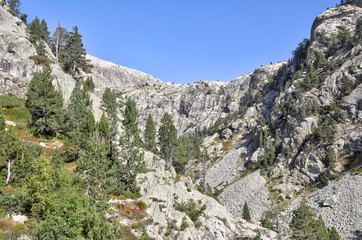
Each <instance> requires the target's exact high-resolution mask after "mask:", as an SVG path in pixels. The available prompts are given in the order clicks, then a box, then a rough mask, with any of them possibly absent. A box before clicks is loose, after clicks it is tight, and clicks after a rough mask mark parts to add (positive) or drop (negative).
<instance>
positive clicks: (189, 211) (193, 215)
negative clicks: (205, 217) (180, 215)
mask: <svg viewBox="0 0 362 240" xmlns="http://www.w3.org/2000/svg"><path fill="white" fill-rule="evenodd" d="M174 207H175V209H176V210H177V211H180V212H184V213H186V215H187V216H188V217H189V218H190V219H191V220H192V221H193V222H194V223H195V222H197V220H198V218H199V217H200V216H201V215H202V214H203V213H204V211H205V210H206V205H202V206H201V207H200V208H199V207H198V206H197V204H196V203H195V202H188V203H184V202H182V203H178V202H176V203H175V204H174Z"/></svg>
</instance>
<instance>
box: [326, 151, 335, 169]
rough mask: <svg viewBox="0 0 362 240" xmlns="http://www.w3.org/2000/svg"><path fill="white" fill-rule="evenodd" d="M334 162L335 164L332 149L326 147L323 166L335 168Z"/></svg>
mask: <svg viewBox="0 0 362 240" xmlns="http://www.w3.org/2000/svg"><path fill="white" fill-rule="evenodd" d="M335 162H336V156H335V154H334V149H333V148H332V147H330V146H329V147H328V149H327V156H326V158H325V164H326V166H327V167H332V168H334V167H335Z"/></svg>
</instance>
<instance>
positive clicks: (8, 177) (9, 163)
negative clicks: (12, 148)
mask: <svg viewBox="0 0 362 240" xmlns="http://www.w3.org/2000/svg"><path fill="white" fill-rule="evenodd" d="M10 168H11V161H10V160H9V161H8V176H7V178H6V185H9V181H10V176H11V169H10Z"/></svg>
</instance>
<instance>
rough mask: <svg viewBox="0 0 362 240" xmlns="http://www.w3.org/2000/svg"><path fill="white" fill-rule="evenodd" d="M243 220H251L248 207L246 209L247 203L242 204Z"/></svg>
mask: <svg viewBox="0 0 362 240" xmlns="http://www.w3.org/2000/svg"><path fill="white" fill-rule="evenodd" d="M243 218H244V219H245V220H246V221H250V220H251V216H250V211H249V207H248V203H247V202H245V203H244V207H243Z"/></svg>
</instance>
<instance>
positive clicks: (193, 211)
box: [0, 1, 362, 240]
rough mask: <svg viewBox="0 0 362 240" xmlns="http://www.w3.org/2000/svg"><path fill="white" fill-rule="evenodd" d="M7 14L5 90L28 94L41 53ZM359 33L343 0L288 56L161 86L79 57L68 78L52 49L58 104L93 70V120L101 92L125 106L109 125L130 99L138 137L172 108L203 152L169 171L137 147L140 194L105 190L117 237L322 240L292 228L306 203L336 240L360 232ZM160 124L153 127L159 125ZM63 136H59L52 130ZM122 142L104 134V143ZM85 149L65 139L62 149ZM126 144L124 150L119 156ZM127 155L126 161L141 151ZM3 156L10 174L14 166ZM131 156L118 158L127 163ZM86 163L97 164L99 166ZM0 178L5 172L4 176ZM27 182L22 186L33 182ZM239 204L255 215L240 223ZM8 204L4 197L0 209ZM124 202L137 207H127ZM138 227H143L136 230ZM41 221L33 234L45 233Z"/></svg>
mask: <svg viewBox="0 0 362 240" xmlns="http://www.w3.org/2000/svg"><path fill="white" fill-rule="evenodd" d="M9 10H11V9H10V8H9V6H8V5H7V4H2V6H1V7H0V49H1V51H0V95H4V96H11V97H17V98H20V99H25V98H26V97H27V96H28V95H27V92H28V88H29V86H30V84H29V83H30V82H31V81H32V79H33V78H35V76H36V73H37V72H39V71H43V69H44V68H46V67H45V64H44V63H43V62H40V63H39V58H37V56H38V52H39V50H38V49H37V46H36V44H35V43H34V42H31V41H30V33H29V30H28V27H27V26H26V25H25V24H24V23H23V21H22V20H20V18H18V17H17V16H14V15H13V14H12V13H11V11H9ZM361 40H362V3H361V1H346V2H345V3H344V4H341V5H339V6H337V7H336V8H330V9H327V10H326V11H324V12H323V13H321V14H320V15H319V16H317V17H316V19H315V21H314V23H313V25H312V26H311V35H310V37H309V39H305V40H304V41H302V42H301V43H300V44H299V46H297V48H296V49H295V50H294V51H293V58H292V59H290V60H288V61H284V62H278V63H274V64H271V65H267V66H262V67H260V68H258V69H255V70H253V71H252V72H250V73H249V74H246V75H244V76H240V77H238V78H236V79H234V80H231V81H229V82H219V81H199V82H195V83H191V84H186V85H182V84H175V83H171V82H163V81H161V80H159V79H157V78H155V77H153V76H151V75H149V74H146V73H143V72H140V71H138V70H135V69H130V68H127V67H123V66H120V65H117V64H114V63H111V62H108V61H104V60H101V59H99V58H96V57H94V56H90V55H86V56H85V58H86V60H87V62H88V63H89V64H91V65H92V68H90V70H89V72H88V71H83V70H80V71H78V72H77V73H76V74H70V72H69V71H65V69H64V64H63V63H62V62H61V61H58V58H57V57H56V55H55V53H54V51H52V48H51V46H50V45H49V46H48V45H47V44H46V45H45V54H44V57H45V59H46V60H44V61H48V63H49V66H50V67H51V69H52V71H51V75H52V76H53V79H52V84H53V86H54V87H55V88H56V89H57V90H59V92H61V93H62V97H63V99H64V104H63V105H64V106H63V107H64V108H65V109H67V108H68V107H69V108H71V106H72V104H73V103H72V97H71V96H72V95H73V94H72V92H73V89H76V87H77V85H79V84H78V83H83V82H86V80H87V79H88V78H90V77H91V78H92V79H93V82H94V85H95V87H94V89H93V90H92V91H89V96H90V99H91V100H92V105H91V106H92V108H91V110H92V112H93V114H94V117H95V121H99V122H102V115H103V116H104V114H105V113H107V114H109V112H107V111H108V109H106V106H105V100H104V93H105V91H106V89H108V90H111V91H113V92H114V93H116V94H117V104H118V105H119V106H120V109H121V110H118V111H116V115H117V117H116V120H115V121H116V122H119V123H121V122H124V121H123V120H124V119H126V117H125V112H127V107H128V106H129V105H127V104H128V100H129V99H131V100H132V101H134V102H135V103H136V111H137V114H136V115H137V116H136V122H138V124H139V132H140V133H142V134H141V135H143V133H145V132H147V131H146V125H147V117H148V116H149V115H151V116H152V118H153V120H154V122H156V123H161V122H162V123H163V121H164V119H165V118H164V116H165V113H168V114H169V116H171V118H172V120H173V122H174V124H175V128H176V132H177V133H176V135H177V134H178V135H179V136H184V137H186V136H197V137H198V138H199V139H200V154H201V153H202V155H203V156H204V157H203V158H198V159H196V158H195V159H188V161H186V163H185V167H184V170H183V171H181V172H180V171H179V170H178V166H176V165H172V162H171V165H172V166H169V161H170V160H169V159H162V158H167V154H164V155H162V154H161V152H162V147H161V146H159V147H156V150H152V149H148V150H146V148H145V147H144V146H143V145H142V144H138V145H137V144H136V145H135V146H134V149H137V151H139V152H141V153H142V154H141V155H142V158H143V159H144V167H145V168H146V169H147V170H145V171H143V172H141V171H140V172H139V173H138V174H137V176H134V179H136V180H135V182H136V183H137V184H136V186H135V189H137V191H138V192H139V195H136V196H129V195H127V194H123V195H122V194H118V195H116V194H113V193H112V194H113V195H112V194H111V195H112V197H111V199H110V200H108V202H107V204H109V206H110V207H109V208H108V209H105V210H104V211H106V214H107V219H108V220H109V219H115V221H116V222H117V224H118V225H121V226H122V227H123V232H124V234H125V235H124V237H123V239H137V238H142V237H143V236H144V232H146V233H147V235H149V237H150V238H152V239H220V240H221V239H321V238H312V237H310V238H308V237H307V238H303V237H301V236H302V235H298V234H301V233H300V232H298V231H297V230H296V229H297V228H296V227H295V225H293V221H296V218H297V217H296V216H297V210H298V209H300V208H299V207H300V206H303V204H304V202H306V204H307V206H308V207H310V209H311V210H310V211H311V212H313V211H314V213H315V218H316V219H318V217H319V216H321V217H322V218H323V224H324V225H325V226H324V227H325V228H326V229H328V230H327V231H330V232H332V228H333V229H336V230H337V231H338V234H339V236H340V239H361V238H362V235H361V231H362V221H361V219H362V195H361V194H362V191H361V185H362V168H361V166H362V41H361ZM38 57H39V56H38ZM34 58H36V59H38V62H37V61H35V60H34ZM19 101H20V100H19ZM27 105H29V104H27ZM27 107H28V106H27ZM6 108H8V107H4V106H3V109H5V117H6V118H8V115H9V114H10V113H9V109H6ZM23 108H24V107H23ZM28 115H29V114H28ZM9 116H10V115H9ZM9 123H11V124H9ZM4 124H5V125H6V126H7V128H10V127H16V126H19V124H23V125H26V124H25V123H24V122H22V123H15V122H14V121H12V119H6V121H5V122H4ZM0 125H1V123H0ZM10 125H11V126H10ZM97 126H98V125H97ZM118 128H119V129H118V130H120V131H119V133H118V134H119V135H122V133H124V132H125V133H126V134H128V133H129V131H130V130H129V129H127V126H124V127H118ZM156 128H157V129H160V128H161V127H160V124H158V125H157V127H156ZM21 129H22V131H23V130H24V128H21ZM26 131H27V132H30V130H26ZM89 131H90V130H89ZM160 131H161V130H160ZM64 132H66V131H65V130H63V131H62V130H60V131H56V136H58V134H60V135H61V134H65V133H64ZM23 133H24V132H23ZM4 134H5V133H4ZM19 134H20V137H21V141H23V142H24V141H26V142H28V143H27V145H29V144H30V143H29V142H31V141H33V143H34V142H35V143H37V144H38V145H39V144H40V141H45V140H39V141H38V142H36V141H37V140H31V138H30V137H27V138H26V139H25V137H24V136H23V135H24V134H22V133H19ZM82 134H83V135H82ZM65 135H66V134H65ZM68 135H69V136H71V134H69V133H68ZM4 136H5V135H4ZM80 136H85V135H84V133H81V134H80ZM92 136H93V135H92ZM97 136H98V135H97ZM118 137H119V136H117V138H118ZM89 138H90V139H91V138H92V137H89ZM117 138H116V137H114V139H113V140H110V141H109V143H110V146H112V141H113V142H115V141H118V140H116V139H117ZM159 138H160V137H159ZM64 139H66V138H65V137H64V138H61V137H60V138H59V139H57V140H56V142H51V141H50V142H46V143H43V142H41V143H42V144H43V145H39V146H40V148H41V149H43V150H42V151H44V155H43V157H46V153H47V151H48V150H47V149H53V148H58V147H59V148H63V149H64V148H65V147H63V144H64V145H65V146H69V143H67V140H64ZM97 139H98V138H97ZM130 139H132V138H130ZM158 140H160V141H161V140H162V139H158ZM129 141H133V140H129ZM63 142H64V143H63ZM141 142H144V141H141ZM2 143H3V142H2ZM67 144H68V145H67ZM82 144H83V143H81V142H76V143H74V144H72V145H71V147H70V148H67V149H66V151H67V153H68V152H71V151H73V150H74V149H73V148H76V147H78V146H81V145H82ZM95 145H97V144H95ZM115 148H117V147H115ZM125 149H126V147H123V148H122V147H119V152H125ZM184 151H185V152H190V151H191V150H190V149H186V150H184ZM0 152H1V151H0ZM79 152H81V150H79V151H78V153H79ZM172 152H173V151H172ZM96 153H97V151H95V152H94V156H96V155H97V154H96ZM132 154H133V155H132ZM132 154H130V155H127V156H128V158H131V157H130V156H135V155H137V154H138V152H137V153H132ZM78 155H81V154H78ZM107 156H108V157H109V154H108V155H107ZM53 158H54V157H53ZM17 159H19V160H17V161H20V159H23V157H22V158H21V157H20V158H17ZM79 159H80V160H78V161H77V162H76V161H74V162H72V161H68V162H67V163H66V164H65V169H67V170H69V171H71V172H72V171H75V172H76V175H78V177H79V176H83V178H84V179H83V178H82V177H80V179H81V180H79V181H83V180H84V181H85V182H82V184H84V185H87V183H86V180H85V179H87V177H88V175H91V174H92V173H91V172H92V171H91V170H90V169H88V170H84V171H83V172H82V171H81V170H77V169H78V168H81V164H82V161H83V162H85V160H82V159H83V158H82V157H80V158H79ZM110 159H111V158H110ZM171 159H172V157H171ZM1 161H2V162H1V164H2V165H1V166H2V169H4V172H7V173H8V175H7V177H8V178H10V172H11V171H10V165H11V164H12V162H11V161H4V162H3V160H2V159H1ZM21 161H22V160H21ZM112 161H116V159H112ZM126 162H127V160H124V161H123V162H122V161H121V163H122V164H125V166H131V164H130V163H128V162H127V163H126ZM14 164H15V167H16V163H14ZM43 164H44V166H45V163H43ZM94 164H95V163H94ZM92 166H93V167H92V168H93V169H94V168H95V167H94V166H96V165H92ZM33 167H34V166H33ZM44 169H45V168H44ZM38 170H39V169H38ZM39 171H40V170H39ZM44 171H45V170H44ZM132 171H136V170H130V171H128V172H127V173H124V175H122V176H119V179H121V178H122V179H123V178H124V176H126V175H127V174H130V172H132ZM82 173H84V174H83V175H82ZM88 173H89V174H88ZM14 174H17V173H16V171H15V173H14ZM44 176H45V175H44ZM104 176H105V175H104ZM127 176H128V175H127ZM5 178H6V175H4V181H5ZM104 178H106V177H104ZM0 179H1V181H2V178H0ZM31 179H32V178H31ZM34 181H35V180H34ZM37 181H38V180H37ZM39 181H40V180H39ZM94 181H96V180H94ZM97 183H98V184H99V185H96V186H100V184H101V183H99V182H97ZM88 184H89V186H88V187H87V193H86V195H89V196H91V195H92V193H91V190H90V188H91V187H90V186H91V184H92V181H90V182H89V183H88ZM113 184H115V185H117V184H120V183H118V182H117V181H115V182H113ZM122 184H123V183H122ZM7 185H8V184H7ZM30 185H31V184H30ZM30 185H26V184H25V185H22V186H24V188H25V186H26V187H29V189H30V187H31V186H30ZM120 185H121V184H120ZM1 186H2V185H1ZM10 188H11V189H15V188H16V187H15V185H14V187H13V188H12V187H10V186H4V189H5V190H2V191H3V192H4V194H5V193H8V192H11V191H14V194H15V192H16V191H15V190H9V189H10ZM128 190H129V189H128V188H127V191H125V192H127V193H128V192H129V191H128ZM29 191H30V190H29ZM44 191H46V190H44ZM3 192H2V193H3ZM101 195H102V194H101ZM34 196H38V195H36V194H35V195H34ZM102 196H103V195H102ZM73 197H74V196H73ZM34 201H35V200H34ZM97 201H98V200H97ZM141 202H142V203H141ZM140 203H141V204H140ZM246 203H247V205H248V208H249V209H250V219H245V218H247V217H246V216H245V212H246V211H245V205H246ZM44 204H45V203H44ZM46 204H48V202H47V203H46ZM137 204H138V205H137ZM142 204H144V205H146V206H147V207H145V208H141V207H140V208H137V211H138V210H139V212H136V213H134V212H135V209H136V208H134V207H135V206H140V205H142ZM3 205H4V206H5V204H4V203H3V202H1V201H0V207H1V209H2V208H3ZM15 205H16V204H15ZM33 206H35V207H34V208H32V210H29V209H27V208H26V207H28V208H29V206H25V207H24V208H20V207H19V208H16V206H13V209H15V210H12V212H11V213H10V212H9V213H7V214H8V217H9V218H10V219H11V216H12V218H13V221H16V222H18V220H16V219H17V218H18V217H19V216H20V218H21V219H26V220H21V223H20V224H21V225H22V226H23V225H24V224H25V225H26V224H27V221H28V220H27V219H28V218H33V219H36V217H37V216H36V214H35V215H34V212H33V215H31V214H28V216H25V215H26V211H28V212H29V211H30V212H32V211H34V209H35V208H36V207H38V208H39V209H38V210H37V211H38V212H37V213H38V214H44V213H43V212H42V211H43V210H41V207H40V206H37V205H35V203H34V205H33ZM44 206H45V205H44ZM128 206H133V207H130V208H129V209H128ZM4 209H5V208H4ZM137 214H138V215H137ZM5 215H6V214H5ZM39 216H40V215H39ZM311 216H312V215H311ZM5 218H6V217H5ZM5 218H4V219H5ZM0 220H1V221H3V222H4V223H5V221H8V220H3V218H0ZM9 221H10V220H9ZM38 221H40V220H39V219H38ZM268 221H269V222H268ZM316 221H317V220H316ZM24 222H25V223H24ZM0 224H1V222H0ZM323 224H322V225H323ZM141 225H142V226H144V231H143V230H142V231H141V230H140V228H141V227H140V226H141ZM39 226H40V225H39ZM39 226H38V228H36V231H39V232H41V230H39V229H40V227H39ZM41 226H42V225H41ZM94 228H96V227H95V226H94ZM1 231H2V230H1V229H0V233H2V232H1ZM313 231H314V230H313ZM89 236H90V235H89ZM89 236H88V238H89V239H98V238H96V237H95V238H92V237H89ZM22 237H23V238H20V237H19V238H17V239H25V238H27V239H32V238H31V235H29V234H23V235H22ZM127 237H129V238H127ZM132 237H133V238H132ZM38 238H39V236H38ZM38 238H37V237H34V239H38ZM85 238H86V237H85ZM88 238H87V239H88ZM11 239H15V238H11ZM39 239H41V238H39ZM42 239H43V238H42ZM323 239H324V238H323ZM325 239H327V238H325ZM328 239H329V238H328ZM331 239H332V238H331ZM333 239H336V238H333Z"/></svg>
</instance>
